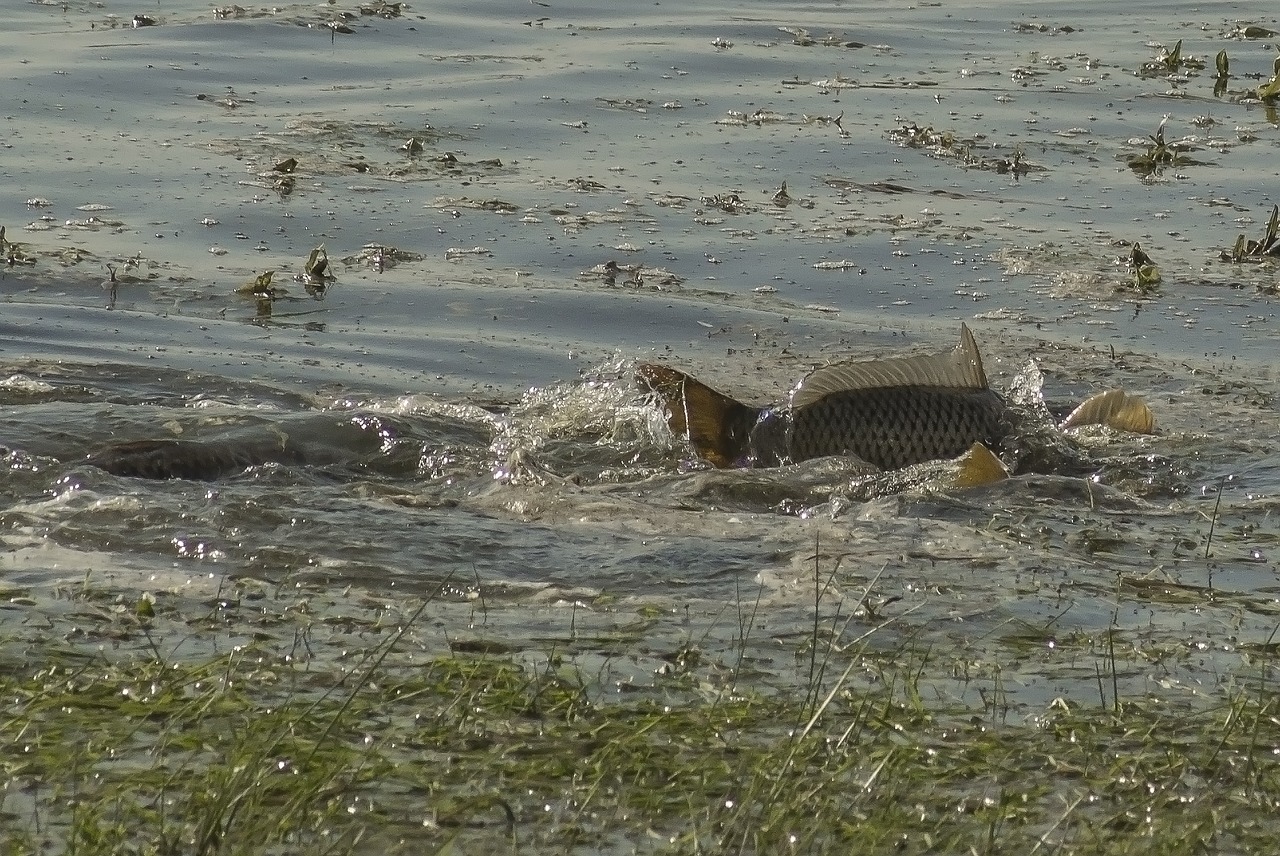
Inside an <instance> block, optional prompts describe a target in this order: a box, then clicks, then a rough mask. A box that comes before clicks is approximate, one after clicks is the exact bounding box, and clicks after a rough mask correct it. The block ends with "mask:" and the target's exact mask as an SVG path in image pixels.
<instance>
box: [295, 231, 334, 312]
mask: <svg viewBox="0 0 1280 856" xmlns="http://www.w3.org/2000/svg"><path fill="white" fill-rule="evenodd" d="M336 278H337V277H335V276H334V275H333V274H332V273H330V272H329V254H328V252H326V251H325V248H324V244H321V245H320V246H318V247H316V248H315V249H314V250H312V251H311V253H310V255H308V256H307V261H306V263H305V264H304V265H303V266H302V282H303V283H304V284H305V286H306V289H307V294H309V295H311V296H312V297H314V298H316V299H320V298H322V297H324V294H325V290H326V289H327V288H328V287H329V284H330V283H331V282H333V281H334V280H335V279H336Z"/></svg>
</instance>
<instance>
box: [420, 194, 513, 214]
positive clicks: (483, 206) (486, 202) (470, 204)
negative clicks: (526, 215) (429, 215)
mask: <svg viewBox="0 0 1280 856" xmlns="http://www.w3.org/2000/svg"><path fill="white" fill-rule="evenodd" d="M427 207H428V208H445V209H448V208H474V209H476V210H479V211H493V212H495V213H497V214H515V213H516V212H517V211H519V210H520V206H519V205H516V204H515V203H514V202H507V201H506V200H505V199H472V198H471V197H469V196H437V197H436V198H435V199H433V200H431V202H429V203H428V204H427ZM455 216H456V215H455Z"/></svg>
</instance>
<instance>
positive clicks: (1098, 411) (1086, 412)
mask: <svg viewBox="0 0 1280 856" xmlns="http://www.w3.org/2000/svg"><path fill="white" fill-rule="evenodd" d="M1077 425H1105V426H1107V427H1108V428H1114V429H1116V430H1117V431H1130V432H1132V433H1134V434H1154V433H1155V432H1156V417H1155V414H1153V413H1152V412H1151V408H1150V407H1148V406H1147V403H1146V402H1145V401H1143V400H1142V399H1141V398H1139V397H1138V396H1136V395H1125V393H1124V390H1122V389H1109V390H1107V391H1106V392H1100V393H1098V394H1097V395H1091V396H1089V397H1088V398H1086V399H1085V400H1084V402H1083V403H1082V404H1081V405H1080V406H1079V407H1077V408H1076V409H1075V410H1073V411H1071V415H1069V416H1068V417H1067V418H1066V419H1065V420H1063V422H1062V427H1063V428H1074V427H1076V426H1077Z"/></svg>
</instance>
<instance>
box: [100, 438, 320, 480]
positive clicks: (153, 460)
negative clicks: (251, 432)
mask: <svg viewBox="0 0 1280 856" xmlns="http://www.w3.org/2000/svg"><path fill="white" fill-rule="evenodd" d="M85 463H86V464H88V465H89V466H93V467H97V468H99V469H102V470H106V471H107V472H109V473H111V474H112V475H117V476H126V477H129V478H143V479H191V480H193V481H210V480H213V479H218V478H223V477H225V476H231V475H236V474H237V473H241V472H244V471H245V470H246V469H248V468H250V467H256V466H262V465H263V464H269V463H276V464H301V463H303V456H302V454H301V452H300V451H299V450H297V449H295V448H293V447H292V446H289V445H286V444H284V443H281V442H280V441H278V440H264V441H249V442H240V441H221V442H219V441H201V440H134V441H130V442H127V443H114V444H112V445H110V446H106V447H104V448H102V449H99V450H97V451H96V452H94V453H92V454H90V455H89V456H88V457H87V458H85Z"/></svg>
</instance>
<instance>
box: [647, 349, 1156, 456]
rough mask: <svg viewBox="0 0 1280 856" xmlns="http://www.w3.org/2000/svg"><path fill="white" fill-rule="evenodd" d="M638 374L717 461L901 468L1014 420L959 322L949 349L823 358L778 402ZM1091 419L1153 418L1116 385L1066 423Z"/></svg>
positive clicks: (666, 373)
mask: <svg viewBox="0 0 1280 856" xmlns="http://www.w3.org/2000/svg"><path fill="white" fill-rule="evenodd" d="M636 374H637V377H638V378H639V379H640V381H641V382H642V383H644V384H645V385H647V386H648V387H649V388H650V389H652V390H654V391H655V392H657V393H658V394H659V396H661V398H662V399H663V401H664V403H665V404H666V406H667V411H668V416H669V424H670V426H671V429H672V431H673V432H675V433H676V434H679V435H685V436H687V437H688V438H689V441H690V442H691V443H692V445H693V448H694V450H695V451H696V452H697V454H698V455H699V456H701V457H703V458H705V459H706V460H707V461H709V462H710V463H712V464H714V465H715V466H717V467H734V466H764V467H768V466H778V465H779V464H784V463H790V462H796V461H804V460H808V459H809V458H818V457H826V456H828V455H845V456H850V455H851V456H855V457H857V458H861V459H862V460H864V461H867V462H868V463H871V464H874V465H875V466H877V467H879V468H881V469H886V470H888V469H899V468H901V467H905V466H909V465H911V464H917V463H922V462H924V461H931V460H936V459H940V458H954V457H957V456H959V455H961V454H963V453H964V452H966V451H968V450H969V449H970V448H972V447H973V446H974V444H981V445H983V446H985V447H987V448H988V449H994V448H999V446H1000V444H1001V441H1002V440H1003V439H1004V438H1005V437H1006V436H1007V435H1008V434H1010V433H1011V432H1012V431H1013V429H1014V427H1015V426H1014V423H1013V419H1012V414H1011V413H1010V411H1009V409H1008V408H1007V407H1006V406H1005V403H1004V401H1003V400H1002V399H1001V398H1000V396H999V395H997V394H996V393H995V392H994V391H993V390H992V389H991V388H990V387H989V386H988V385H987V375H986V372H985V371H984V369H983V367H982V356H981V354H980V353H979V352H978V345H977V343H976V342H975V341H974V339H973V334H972V333H971V332H970V331H969V328H968V327H967V326H965V325H963V324H962V325H961V326H960V344H959V345H957V346H956V347H955V348H954V349H953V350H951V351H948V352H945V353H941V354H923V355H918V356H910V357H894V358H890V359H884V360H869V361H852V360H851V361H847V362H842V363H837V364H835V365H831V366H826V367H824V368H820V369H817V370H816V371H814V372H813V373H812V374H810V375H809V376H808V377H806V378H805V379H804V380H803V381H801V383H800V385H799V386H797V387H796V388H795V390H793V391H792V393H791V398H790V400H789V401H788V402H787V404H785V405H783V406H780V407H752V406H749V405H746V404H742V403H741V402H738V401H735V400H734V399H732V398H730V397H728V396H727V395H724V394H722V393H719V392H717V391H715V390H714V389H711V388H710V387H708V386H706V385H705V384H702V383H700V382H698V381H696V380H694V379H693V378H691V377H689V376H688V375H686V374H684V373H682V372H679V371H676V370H675V369H671V368H668V367H667V366H662V365H657V364H652V363H648V364H644V365H641V366H640V367H639V368H638V369H637V370H636ZM1143 414H1145V422H1144V419H1143ZM1126 420H1127V421H1126ZM1090 423H1105V424H1109V425H1112V427H1117V428H1123V429H1125V430H1131V431H1132V430H1146V431H1150V430H1151V428H1152V424H1153V422H1152V420H1151V418H1150V411H1149V410H1147V408H1146V405H1145V404H1142V403H1141V401H1140V400H1135V399H1133V398H1131V397H1128V396H1125V395H1124V393H1123V392H1120V391H1119V390H1112V391H1111V392H1108V393H1102V394H1101V395H1098V396H1094V397H1093V398H1091V399H1089V400H1088V401H1087V402H1086V403H1085V404H1083V405H1081V406H1080V407H1079V408H1077V409H1076V412H1075V413H1073V414H1072V416H1071V417H1068V422H1067V423H1064V425H1082V424H1090ZM1142 425H1145V429H1144V428H1143V427H1140V426H1142ZM1135 426H1138V427H1135Z"/></svg>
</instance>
